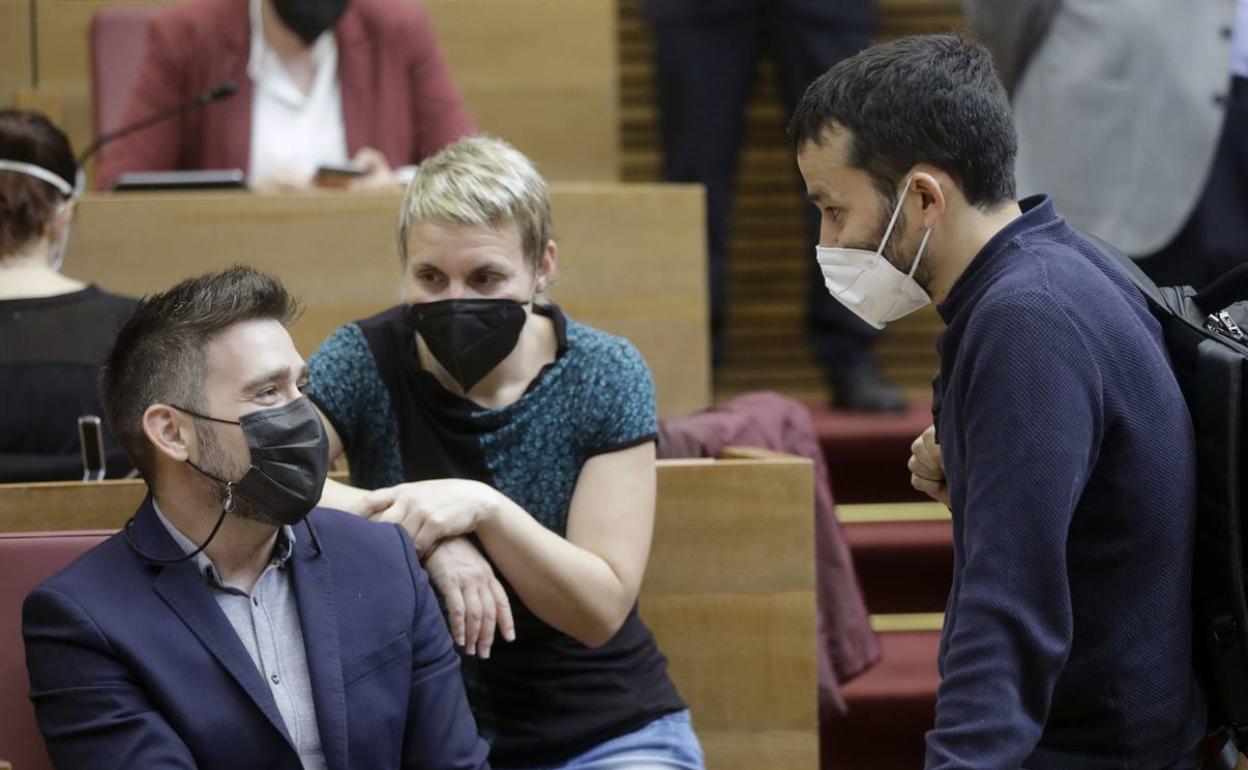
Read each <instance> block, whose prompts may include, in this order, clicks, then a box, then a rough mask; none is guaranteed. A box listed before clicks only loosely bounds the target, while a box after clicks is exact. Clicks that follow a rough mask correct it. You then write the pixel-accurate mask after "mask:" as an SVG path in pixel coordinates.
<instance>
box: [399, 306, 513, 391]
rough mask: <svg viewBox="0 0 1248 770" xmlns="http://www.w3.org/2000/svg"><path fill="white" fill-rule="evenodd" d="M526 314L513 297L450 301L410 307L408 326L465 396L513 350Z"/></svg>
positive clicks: (408, 309) (408, 310)
mask: <svg viewBox="0 0 1248 770" xmlns="http://www.w3.org/2000/svg"><path fill="white" fill-rule="evenodd" d="M526 320H528V314H527V313H525V312H524V304H523V303H520V302H516V301H515V300H511V299H446V300H442V301H440V302H422V303H419V304H416V305H410V306H408V308H407V325H408V328H410V329H411V330H412V331H414V332H416V333H417V334H419V335H420V338H421V339H423V340H424V341H425V344H426V345H428V346H429V352H430V353H432V354H433V357H434V358H436V359H437V360H438V363H439V364H442V368H444V369H446V372H447V374H449V375H451V377H452V378H453V379H454V380H455V382H458V383H459V386H460V387H461V388H463V389H464V392H465V393H467V392H468V391H469V390H472V386H473V385H476V384H477V383H478V382H480V381H481V380H482V378H484V377H485V375H487V374H489V373H490V372H492V371H494V368H495V367H496V366H498V365H499V364H500V363H502V362H503V359H505V358H506V357H507V356H509V355H511V351H513V350H515V348H516V342H518V341H519V340H520V332H521V331H523V330H524V322H525V321H526Z"/></svg>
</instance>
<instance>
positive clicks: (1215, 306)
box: [1192, 264, 1248, 314]
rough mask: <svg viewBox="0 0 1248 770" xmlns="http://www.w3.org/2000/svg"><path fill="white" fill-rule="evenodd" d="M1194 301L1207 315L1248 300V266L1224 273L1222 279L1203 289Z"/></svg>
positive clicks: (1241, 266)
mask: <svg viewBox="0 0 1248 770" xmlns="http://www.w3.org/2000/svg"><path fill="white" fill-rule="evenodd" d="M1192 299H1193V301H1195V302H1196V304H1197V306H1199V307H1200V309H1201V311H1203V312H1204V313H1206V314H1208V313H1216V312H1218V311H1219V310H1224V309H1226V308H1228V307H1230V306H1231V305H1233V304H1235V303H1236V302H1243V301H1245V300H1248V264H1244V265H1240V266H1239V267H1237V268H1235V269H1234V270H1231V271H1229V272H1227V273H1223V274H1222V277H1221V278H1218V279H1217V280H1216V281H1214V282H1213V283H1211V284H1209V285H1208V286H1206V287H1205V288H1204V289H1201V290H1200V292H1198V293H1197V294H1196V296H1195V297H1192Z"/></svg>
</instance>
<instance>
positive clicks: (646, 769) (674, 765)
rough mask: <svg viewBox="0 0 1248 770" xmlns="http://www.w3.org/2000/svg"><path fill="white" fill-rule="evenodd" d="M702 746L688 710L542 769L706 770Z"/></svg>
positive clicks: (659, 719)
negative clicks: (694, 730)
mask: <svg viewBox="0 0 1248 770" xmlns="http://www.w3.org/2000/svg"><path fill="white" fill-rule="evenodd" d="M705 768H706V764H705V762H704V761H703V759H702V745H701V744H700V743H698V736H697V735H695V734H694V732H693V721H692V720H691V719H690V718H689V712H688V711H677V712H676V713H674V714H668V715H666V716H661V717H659V718H658V719H656V720H654V721H653V722H651V723H650V724H648V725H646V726H645V727H643V728H641V729H640V730H636V731H634V732H631V733H628V734H627V735H621V736H620V737H618V738H612V739H611V740H609V741H604V742H603V743H600V744H598V745H597V746H595V747H593V748H592V749H590V750H589V751H586V752H585V753H584V754H578V755H577V756H575V757H572V758H571V759H569V760H567V761H566V762H563V763H562V764H558V765H551V766H550V767H548V768H542V770H705Z"/></svg>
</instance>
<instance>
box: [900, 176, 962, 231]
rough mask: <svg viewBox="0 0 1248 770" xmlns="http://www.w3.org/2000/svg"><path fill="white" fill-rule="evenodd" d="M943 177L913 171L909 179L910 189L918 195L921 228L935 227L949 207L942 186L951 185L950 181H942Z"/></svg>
mask: <svg viewBox="0 0 1248 770" xmlns="http://www.w3.org/2000/svg"><path fill="white" fill-rule="evenodd" d="M943 176H944V175H943V174H940V175H939V176H938V175H937V174H936V173H931V172H928V171H915V172H914V175H913V176H911V178H910V189H912V190H914V191H915V192H916V193H918V195H919V200H920V204H921V206H922V212H923V214H922V220H923V226H924V227H926V228H932V227H935V226H936V223H937V222H939V221H940V220H941V218H942V217H944V215H945V210H946V208H947V207H948V205H949V199H948V198H947V197H946V195H945V187H944V185H945V184H948V183H951V182H952V180H947V181H946V180H942V178H941V177H943Z"/></svg>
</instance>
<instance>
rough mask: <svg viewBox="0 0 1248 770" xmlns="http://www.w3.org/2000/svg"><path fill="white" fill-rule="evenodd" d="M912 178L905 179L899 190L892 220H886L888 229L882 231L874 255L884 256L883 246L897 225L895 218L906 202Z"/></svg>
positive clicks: (899, 214) (898, 215)
mask: <svg viewBox="0 0 1248 770" xmlns="http://www.w3.org/2000/svg"><path fill="white" fill-rule="evenodd" d="M912 179H914V177H913V176H908V177H906V184H905V186H903V187H902V188H901V195H900V196H899V197H898V198H897V207H896V208H894V209H893V218H892V219H890V220H888V227H887V228H885V229H884V237H883V238H882V239H881V240H880V247H879V248H878V249H876V250H875V253H876V254H879V255H880V256H883V255H884V246H885V245H886V244H887V243H888V238H889V236H891V235H892V234H893V227H894V226H895V225H896V224H897V218H898V217H900V216H901V207H902V204H904V203H905V202H906V193H907V192H909V191H910V181H911V180H912Z"/></svg>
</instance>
